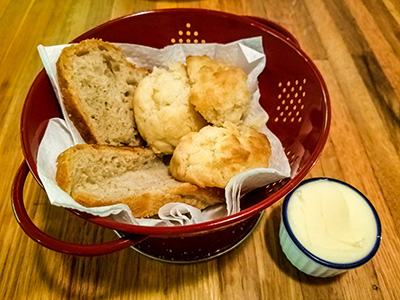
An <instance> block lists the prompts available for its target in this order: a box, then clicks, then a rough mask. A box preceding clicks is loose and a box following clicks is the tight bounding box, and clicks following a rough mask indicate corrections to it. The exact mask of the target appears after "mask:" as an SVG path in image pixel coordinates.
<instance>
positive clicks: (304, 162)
mask: <svg viewBox="0 0 400 300" xmlns="http://www.w3.org/2000/svg"><path fill="white" fill-rule="evenodd" d="M255 36H262V39H263V46H264V50H265V54H266V56H267V63H266V67H265V69H264V71H263V72H262V74H261V75H260V76H259V88H260V93H261V98H260V103H261V105H262V107H263V108H264V109H265V110H266V111H267V113H268V114H269V121H268V123H267V126H268V128H269V129H270V130H272V132H274V133H275V135H277V136H278V138H279V139H280V141H281V142H282V144H283V147H284V149H285V153H286V154H287V156H288V159H289V162H290V165H291V168H292V173H293V176H292V178H290V179H287V180H282V181H280V182H277V183H274V184H271V185H269V186H267V187H264V188H259V189H257V190H255V191H253V192H251V193H249V194H248V195H246V196H245V197H244V198H243V199H242V201H241V202H242V204H241V205H242V207H241V211H240V212H239V213H237V214H235V215H232V216H229V217H225V218H222V219H218V220H214V221H209V222H206V223H201V224H194V225H188V226H177V227H150V226H138V225H129V224H123V223H117V222H115V221H112V220H110V219H107V218H102V217H96V216H92V215H89V214H85V213H81V212H77V211H72V210H71V211H72V212H73V213H75V214H76V215H78V216H80V217H83V218H85V219H87V220H89V221H90V222H93V223H96V224H98V225H101V226H105V227H107V228H112V229H115V230H116V231H118V232H119V233H120V235H121V236H124V237H122V238H121V239H120V240H117V241H114V242H111V243H110V245H111V246H110V247H111V248H110V249H108V248H107V250H105V248H104V247H103V245H88V246H86V245H85V246H84V245H75V244H68V243H64V244H62V245H58V246H54V243H56V242H54V241H55V239H54V238H52V237H49V236H47V235H46V234H44V233H43V232H41V231H40V230H39V229H38V228H37V227H36V226H35V225H34V224H33V223H32V222H31V221H30V219H29V217H28V216H27V215H26V212H25V209H24V206H23V199H22V193H21V189H22V188H23V185H24V180H25V179H24V178H25V176H26V174H27V172H28V168H27V167H26V166H24V165H23V166H21V168H20V170H19V171H18V173H17V176H16V178H15V181H14V186H13V193H12V204H13V208H14V212H15V214H16V216H17V220H18V221H19V224H20V225H21V227H22V228H23V229H24V230H25V232H26V233H27V234H28V235H29V236H30V237H32V238H33V239H34V240H36V241H37V242H39V243H41V244H42V245H44V246H46V247H48V248H51V249H53V250H57V251H60V252H64V253H71V254H77V255H96V254H104V253H108V252H111V251H116V250H119V249H121V248H124V247H127V246H130V245H133V244H134V243H137V242H138V241H139V240H142V239H146V241H149V238H150V239H154V240H158V239H161V240H164V242H165V239H168V240H171V239H174V238H175V239H181V238H192V239H195V240H198V239H199V237H200V236H201V237H202V239H203V238H204V235H210V234H215V233H216V232H220V233H221V232H223V231H225V235H227V236H228V237H227V238H226V239H227V241H226V242H225V246H226V247H227V249H228V248H230V247H229V246H228V244H230V242H229V241H232V240H234V239H235V238H237V237H238V233H237V231H236V230H233V229H232V228H235V226H236V227H237V228H239V229H240V228H241V227H243V226H242V225H243V224H245V223H249V222H250V223H252V224H253V225H252V226H250V227H253V226H254V224H255V223H256V222H257V219H258V218H259V215H260V213H261V212H262V211H263V210H265V209H266V208H267V207H269V206H270V205H271V204H273V203H275V202H276V201H278V200H279V199H281V198H282V197H284V196H285V195H286V194H287V193H289V192H290V191H291V190H292V189H293V188H294V187H295V186H296V185H297V184H299V183H300V181H301V180H302V179H303V178H304V177H305V176H306V175H307V173H308V172H309V170H310V169H311V167H312V166H313V165H314V164H315V162H316V160H317V158H318V156H319V154H320V153H321V151H322V149H323V147H324V145H325V142H326V139H327V136H328V131H329V126H330V101H329V96H328V92H327V88H326V85H325V83H324V81H323V78H322V76H321V74H320V73H319V71H318V69H317V68H316V66H315V65H314V64H313V63H312V61H311V59H310V58H309V57H308V56H307V55H306V54H305V53H304V52H303V51H302V50H301V48H300V46H299V44H298V42H297V40H296V39H295V38H294V37H293V36H292V35H291V34H290V33H289V32H288V31H287V30H286V29H284V28H282V27H281V26H279V25H277V24H275V23H273V22H271V21H268V20H264V19H261V18H253V17H245V16H237V15H232V14H228V13H223V12H217V11H210V10H201V9H168V10H157V11H151V12H143V13H138V14H134V15H129V16H126V17H122V18H118V19H115V20H112V21H109V22H107V23H105V24H102V25H100V26H98V27H96V28H94V29H92V30H90V31H88V32H86V33H85V34H83V35H81V36H79V37H78V38H76V39H75V40H74V41H73V42H78V41H80V40H83V39H86V38H91V37H96V38H102V39H103V40H106V41H110V42H121V43H134V44H141V45H146V46H151V47H156V48H162V47H164V46H167V45H170V44H171V43H173V42H195V41H194V38H196V39H197V41H198V42H201V41H202V40H204V41H205V42H217V43H229V42H232V41H235V40H239V39H243V38H248V37H255ZM180 39H182V40H181V41H180ZM189 39H190V40H189ZM54 117H62V114H61V111H60V108H59V106H58V103H57V100H56V97H55V94H54V92H53V89H52V86H51V84H50V81H49V79H48V77H47V75H46V73H45V71H44V70H42V71H41V72H40V73H39V75H38V76H37V77H36V79H35V81H34V82H33V84H32V87H31V89H30V91H29V93H28V95H27V97H26V101H25V104H24V108H23V112H22V117H21V138H22V148H23V152H24V156H25V160H26V164H27V165H28V166H29V170H30V171H31V173H32V174H33V176H34V178H35V179H36V181H37V182H38V183H39V184H40V185H41V182H40V179H39V177H38V174H37V169H36V155H37V150H38V147H39V144H40V141H41V139H42V137H43V134H44V131H45V128H46V125H47V123H48V120H49V119H51V118H54ZM24 164H25V163H24ZM228 231H229V232H232V231H234V233H233V234H226V232H228ZM239 231H240V230H239ZM242 231H246V230H242ZM250 231H251V228H249V230H247V231H246V232H245V233H243V236H242V237H244V236H246V235H247V234H248V232H250ZM235 232H236V233H235ZM220 236H222V234H220ZM242 237H239V240H241V238H242ZM43 240H45V242H43ZM154 240H153V241H154ZM150 241H151V240H150ZM58 242H60V243H63V242H62V241H57V243H58ZM142 243H143V242H142ZM117 244H118V246H115V245H117ZM75 246H76V247H78V248H74V247H75ZM114 246H115V248H113V247H114ZM71 247H72V248H71ZM79 247H80V248H79ZM85 247H86V248H85ZM96 247H97V248H96ZM102 247H103V248H102ZM196 247H197V246H196ZM161 248H162V247H161ZM222 248H224V247H220V246H219V247H218V249H217V252H221V249H222ZM83 249H86V250H83ZM96 249H97V250H96ZM182 251H183V250H182ZM184 252H187V251H184ZM156 255H157V254H156ZM159 256H160V257H161V255H159Z"/></svg>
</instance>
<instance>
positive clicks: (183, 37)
mask: <svg viewBox="0 0 400 300" xmlns="http://www.w3.org/2000/svg"><path fill="white" fill-rule="evenodd" d="M176 34H177V35H176V36H174V37H172V38H171V43H172V44H176V43H179V44H182V43H186V44H190V43H193V44H198V43H202V44H204V43H205V42H206V40H205V39H201V38H200V37H199V32H198V31H197V30H195V29H193V28H192V24H191V23H186V24H185V26H184V27H183V29H180V30H178V32H177V33H176Z"/></svg>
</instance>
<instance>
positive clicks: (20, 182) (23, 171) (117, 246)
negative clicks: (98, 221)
mask: <svg viewBox="0 0 400 300" xmlns="http://www.w3.org/2000/svg"><path fill="white" fill-rule="evenodd" d="M28 173H29V168H28V165H27V164H26V162H25V161H24V162H23V163H22V164H21V166H20V167H19V169H18V171H17V174H16V176H15V178H14V182H13V185H12V190H11V205H12V208H13V211H14V215H15V217H16V219H17V222H18V224H19V225H20V226H21V228H22V229H23V230H24V231H25V233H26V234H27V235H28V236H29V237H30V238H31V239H33V240H34V241H35V242H37V243H39V244H40V245H42V246H44V247H46V248H49V249H51V250H54V251H57V252H61V253H65V254H71V255H79V256H96V255H104V254H109V253H112V252H115V251H119V250H122V249H124V248H127V247H129V246H133V245H135V244H137V243H139V242H141V241H142V240H144V239H146V238H147V236H144V235H136V234H135V235H132V234H129V235H128V234H127V235H126V236H124V237H123V238H119V239H115V240H113V241H110V242H105V243H102V244H92V245H81V244H75V243H70V242H65V241H62V240H58V239H56V238H54V237H51V236H49V235H47V234H46V233H44V232H43V231H41V230H40V229H39V228H38V227H37V226H36V225H35V224H34V223H33V222H32V220H31V219H30V217H29V216H28V213H27V212H26V209H25V206H24V201H23V190H24V184H25V180H26V177H27V176H28Z"/></svg>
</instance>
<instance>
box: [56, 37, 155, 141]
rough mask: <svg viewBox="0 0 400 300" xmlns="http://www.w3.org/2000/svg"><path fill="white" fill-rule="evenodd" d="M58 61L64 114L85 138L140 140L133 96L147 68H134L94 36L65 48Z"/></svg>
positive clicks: (88, 139)
mask: <svg viewBox="0 0 400 300" xmlns="http://www.w3.org/2000/svg"><path fill="white" fill-rule="evenodd" d="M56 66H57V77H58V82H59V85H60V89H61V93H62V95H63V101H64V105H65V108H66V110H67V113H68V116H69V118H70V119H71V120H72V122H73V123H74V125H75V127H76V128H77V129H78V131H79V132H80V134H81V136H82V138H83V139H84V140H85V142H86V143H97V144H106V145H113V146H137V145H140V144H141V138H140V136H139V134H138V132H137V130H136V125H135V121H134V115H133V96H134V92H135V89H136V87H137V84H138V82H139V81H140V80H141V79H142V78H143V77H144V76H146V75H147V74H148V71H147V70H146V69H144V68H136V67H135V66H134V65H132V64H131V63H129V62H128V61H127V60H126V58H125V57H123V55H122V52H121V49H120V48H119V47H117V46H115V45H113V44H111V43H108V42H104V41H102V40H98V39H88V40H83V41H81V42H80V43H78V44H75V45H71V46H69V47H66V48H64V49H63V51H62V52H61V54H60V56H59V58H58V60H57V63H56Z"/></svg>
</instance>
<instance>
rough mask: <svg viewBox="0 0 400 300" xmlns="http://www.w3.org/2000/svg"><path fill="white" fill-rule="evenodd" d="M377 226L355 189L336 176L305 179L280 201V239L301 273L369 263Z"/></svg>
mask: <svg viewBox="0 0 400 300" xmlns="http://www.w3.org/2000/svg"><path fill="white" fill-rule="evenodd" d="M380 240H381V225H380V221H379V217H378V215H377V213H376V211H375V209H374V207H373V206H372V204H371V203H370V202H369V201H368V199H366V197H365V196H364V195H363V194H361V193H360V192H359V191H358V190H356V189H355V188H354V187H352V186H350V185H348V184H346V183H344V182H342V181H339V180H335V179H330V178H312V179H309V180H305V181H303V182H302V183H301V184H300V185H299V186H297V187H296V188H295V189H294V190H293V191H292V192H291V193H289V194H288V195H287V196H286V197H285V200H284V202H283V206H282V220H281V228H280V241H281V246H282V249H283V252H284V253H285V255H286V257H287V258H288V259H289V261H290V262H291V263H292V264H293V265H294V266H296V267H297V268H298V269H299V270H300V271H302V272H304V273H306V274H308V275H312V276H317V277H328V276H334V275H337V274H339V273H342V272H344V271H346V270H348V269H353V268H356V267H358V266H361V265H363V264H364V263H366V262H367V261H369V260H370V259H371V258H372V257H373V256H374V255H375V253H376V251H377V250H378V248H379V244H380Z"/></svg>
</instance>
